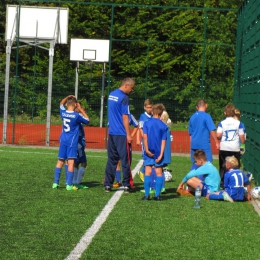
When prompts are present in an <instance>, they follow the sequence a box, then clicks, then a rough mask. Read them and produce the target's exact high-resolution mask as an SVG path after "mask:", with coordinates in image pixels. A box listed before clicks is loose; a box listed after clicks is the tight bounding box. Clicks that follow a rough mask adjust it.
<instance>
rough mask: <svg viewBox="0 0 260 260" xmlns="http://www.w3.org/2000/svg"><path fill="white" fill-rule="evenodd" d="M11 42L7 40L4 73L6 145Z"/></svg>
mask: <svg viewBox="0 0 260 260" xmlns="http://www.w3.org/2000/svg"><path fill="white" fill-rule="evenodd" d="M11 49H12V48H11V40H10V39H9V40H7V46H6V71H5V99H4V124H3V144H6V133H7V118H8V95H9V77H10V56H11Z"/></svg>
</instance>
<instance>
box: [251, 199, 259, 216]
mask: <svg viewBox="0 0 260 260" xmlns="http://www.w3.org/2000/svg"><path fill="white" fill-rule="evenodd" d="M251 204H252V205H253V207H254V209H255V211H256V212H257V214H258V215H259V216H260V201H259V200H254V199H252V200H251Z"/></svg>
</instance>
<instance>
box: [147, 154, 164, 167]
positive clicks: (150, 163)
mask: <svg viewBox="0 0 260 260" xmlns="http://www.w3.org/2000/svg"><path fill="white" fill-rule="evenodd" d="M163 164H164V162H163V159H162V160H161V161H160V162H159V163H156V162H155V159H154V158H150V157H147V156H145V159H144V166H147V165H150V166H154V167H163Z"/></svg>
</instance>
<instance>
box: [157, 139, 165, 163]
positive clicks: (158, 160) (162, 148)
mask: <svg viewBox="0 0 260 260" xmlns="http://www.w3.org/2000/svg"><path fill="white" fill-rule="evenodd" d="M165 144H166V140H162V144H161V153H160V155H159V157H158V158H157V159H155V162H156V163H158V162H160V161H161V160H162V157H163V153H164V149H165Z"/></svg>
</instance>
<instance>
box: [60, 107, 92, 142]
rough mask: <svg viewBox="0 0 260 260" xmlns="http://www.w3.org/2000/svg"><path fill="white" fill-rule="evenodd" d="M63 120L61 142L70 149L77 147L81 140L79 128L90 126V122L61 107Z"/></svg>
mask: <svg viewBox="0 0 260 260" xmlns="http://www.w3.org/2000/svg"><path fill="white" fill-rule="evenodd" d="M60 116H61V119H62V132H61V136H60V142H61V143H63V144H64V145H66V146H69V147H77V146H78V139H79V126H80V125H81V124H88V123H89V120H88V119H87V118H86V117H83V116H82V115H80V114H79V113H77V112H74V111H67V110H66V108H65V107H64V105H61V106H60Z"/></svg>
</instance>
